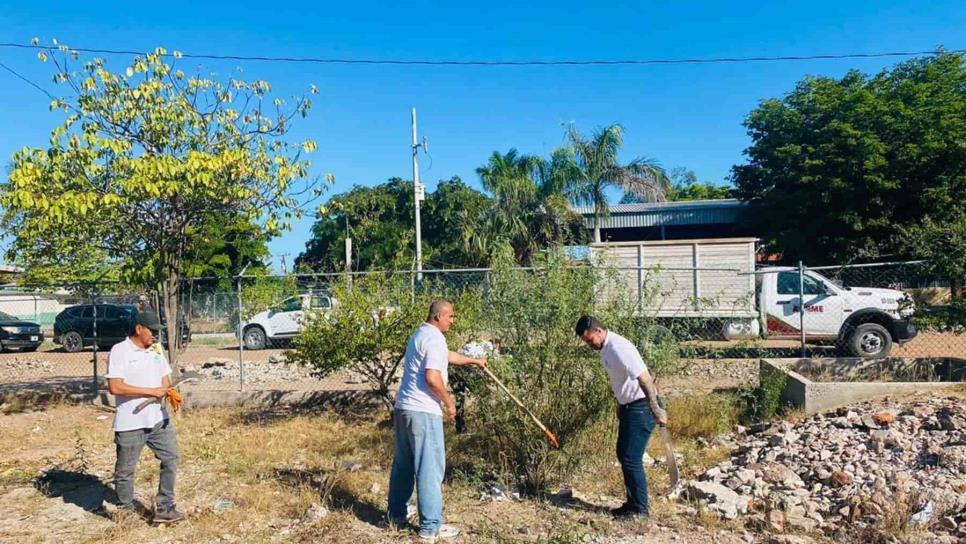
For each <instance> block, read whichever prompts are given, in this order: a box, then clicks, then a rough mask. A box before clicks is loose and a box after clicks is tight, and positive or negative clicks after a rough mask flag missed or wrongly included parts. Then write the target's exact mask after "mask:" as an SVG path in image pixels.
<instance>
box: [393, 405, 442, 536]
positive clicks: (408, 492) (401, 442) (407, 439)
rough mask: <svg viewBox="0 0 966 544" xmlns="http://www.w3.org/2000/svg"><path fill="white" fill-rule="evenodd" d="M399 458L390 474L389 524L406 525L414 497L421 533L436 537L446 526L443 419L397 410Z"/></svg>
mask: <svg viewBox="0 0 966 544" xmlns="http://www.w3.org/2000/svg"><path fill="white" fill-rule="evenodd" d="M393 419H394V422H393V423H394V427H395V433H396V455H395V458H394V459H393V462H392V473H391V474H390V475H389V521H391V522H393V523H396V524H399V525H402V524H404V523H405V522H406V503H408V502H409V498H410V497H411V496H412V494H413V484H415V485H416V495H417V501H418V504H419V532H420V534H421V535H426V536H430V535H435V534H436V533H437V532H439V526H440V525H442V524H443V473H444V471H445V470H446V444H445V442H444V441H443V417H442V416H440V415H438V414H430V413H428V412H412V411H409V410H396V412H395V414H394V416H393Z"/></svg>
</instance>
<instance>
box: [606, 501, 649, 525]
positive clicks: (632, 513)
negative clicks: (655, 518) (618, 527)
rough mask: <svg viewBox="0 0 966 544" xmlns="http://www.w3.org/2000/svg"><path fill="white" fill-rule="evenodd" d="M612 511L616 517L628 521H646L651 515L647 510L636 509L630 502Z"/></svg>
mask: <svg viewBox="0 0 966 544" xmlns="http://www.w3.org/2000/svg"><path fill="white" fill-rule="evenodd" d="M610 513H611V515H612V516H614V517H615V518H617V519H620V520H626V521H632V520H633V521H646V520H647V519H648V518H649V517H650V516H649V515H648V513H647V512H641V511H640V510H636V509H634V508H633V507H632V506H631V505H629V504H624V505H622V506H621V507H620V508H614V509H613V510H611V511H610Z"/></svg>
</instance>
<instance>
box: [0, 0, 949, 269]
mask: <svg viewBox="0 0 966 544" xmlns="http://www.w3.org/2000/svg"><path fill="white" fill-rule="evenodd" d="M11 4H16V5H11ZM458 4H464V3H459V2H453V3H443V2H421V1H410V2H386V3H365V2H338V3H331V4H329V3H326V2H303V1H297V0H291V1H288V2H279V3H266V2H258V3H246V2H239V1H233V2H220V1H217V2H216V1H205V2H198V1H194V2H181V1H176V0H168V1H165V2H98V1H88V2H43V3H40V2H33V3H28V2H16V3H14V2H5V3H4V5H3V6H2V7H0V28H2V29H3V30H2V31H0V34H2V36H0V41H3V42H21V43H26V42H29V40H30V39H31V38H32V37H34V36H38V37H40V38H42V39H45V40H48V39H50V38H57V39H59V40H61V41H62V42H64V43H67V44H68V45H71V46H75V47H91V48H120V49H135V50H146V49H151V48H154V47H156V46H164V47H167V48H168V49H179V50H182V51H185V52H191V53H212V54H238V55H270V56H313V57H347V58H394V59H438V60H444V59H445V60H471V59H490V60H517V59H540V60H559V59H578V60H585V59H617V58H682V57H715V56H750V55H803V54H826V53H829V54H834V53H851V52H880V51H905V50H929V49H932V48H934V47H935V46H937V45H940V44H941V45H944V46H946V47H947V48H950V49H961V48H966V38H964V36H966V3H964V2H962V1H961V0H959V1H947V0H936V1H932V2H913V1H896V2H871V1H852V2H842V1H841V0H839V1H836V2H826V1H812V2H783V1H774V2H748V3H738V2H701V1H693V2H670V1H666V2H665V1H660V2H596V3H595V2H569V1H567V2H564V1H555V2H528V3H526V5H525V6H521V5H511V4H509V3H496V2H486V3H481V4H477V5H476V6H472V5H458ZM465 4H469V3H465ZM515 4H522V3H515ZM126 60H127V59H126V58H124V57H116V58H111V65H115V66H124V64H123V63H124V62H125V61H126ZM0 61H2V62H3V63H5V64H7V65H8V66H10V67H12V68H14V69H15V70H17V71H19V72H20V73H22V74H24V75H25V76H27V77H29V78H30V79H32V80H34V81H36V82H38V83H40V84H41V85H42V86H44V87H45V88H47V89H48V90H51V91H53V90H55V89H54V86H53V85H52V84H51V83H49V82H50V76H51V72H50V67H49V66H47V65H44V64H41V63H40V62H39V61H37V60H36V56H35V54H34V53H33V52H30V51H19V50H11V49H0ZM896 62H898V59H869V60H855V59H851V60H835V61H807V62H783V63H748V64H719V65H675V66H611V67H452V66H451V67H426V66H423V67H420V66H345V65H327V66H321V65H307V64H273V63H259V62H238V61H224V62H222V61H218V62H213V61H206V62H205V63H204V66H203V69H204V70H207V71H214V72H216V73H218V74H221V75H223V76H227V75H228V74H229V73H230V72H231V71H232V70H233V69H234V68H235V67H236V66H241V67H242V68H243V69H244V72H245V75H246V76H247V77H249V78H260V79H266V80H268V81H270V82H271V83H272V85H273V87H274V90H275V91H276V92H277V93H278V94H280V95H285V96H290V95H293V94H299V93H302V92H304V91H305V90H307V89H308V87H309V85H310V84H315V85H317V86H318V87H319V90H320V92H319V95H318V96H316V97H315V100H314V101H315V108H314V110H313V112H312V114H311V115H310V116H309V118H308V119H306V120H303V121H302V122H301V123H299V124H298V125H296V127H295V129H294V131H293V133H292V137H293V138H294V139H302V138H305V137H311V138H314V139H315V140H316V141H317V142H318V144H319V151H318V152H317V153H316V154H315V157H314V159H313V161H314V163H315V173H316V174H325V173H332V174H334V175H335V178H336V183H335V186H334V187H333V188H332V189H331V192H330V194H335V193H338V192H341V191H344V190H347V189H349V188H351V186H352V185H354V184H360V185H372V184H376V183H380V182H382V181H384V180H386V179H387V178H389V177H393V176H400V177H405V178H410V177H411V175H412V173H411V166H410V154H409V138H410V127H409V115H410V113H409V112H410V108H412V107H414V106H415V107H416V108H417V109H418V111H419V124H420V133H421V134H422V135H426V136H427V137H428V138H429V140H430V151H431V158H428V157H424V158H423V159H422V176H423V179H424V180H425V181H426V182H427V184H428V185H429V188H430V189H432V188H433V187H434V186H435V184H436V181H437V180H439V179H446V178H449V177H450V176H452V175H459V176H461V177H462V178H463V179H464V180H466V181H468V182H470V183H472V184H474V185H476V186H479V182H478V180H477V178H476V175H475V174H474V169H475V168H476V167H477V166H479V165H480V164H482V163H483V162H484V161H485V159H486V157H487V156H488V155H489V154H490V153H491V152H492V151H493V150H501V151H505V150H507V149H509V148H510V147H516V148H518V149H520V150H521V151H523V152H528V153H542V154H546V153H548V152H549V151H550V150H551V149H553V148H554V147H556V146H558V145H560V144H561V143H563V129H562V124H565V123H571V122H573V123H576V125H577V126H578V128H580V129H582V130H584V131H586V132H589V131H591V130H592V129H593V128H595V127H597V126H601V125H605V124H610V123H614V122H619V123H621V124H622V125H624V127H625V129H626V144H625V149H624V158H625V159H631V158H634V157H637V156H646V157H651V158H654V159H657V160H658V161H660V163H661V164H662V165H664V166H666V167H669V168H670V167H676V166H685V167H688V168H691V169H693V170H694V171H695V172H696V173H697V175H698V177H699V178H700V179H701V180H707V181H712V182H716V183H724V182H725V180H726V179H727V176H728V173H729V169H730V168H731V166H732V165H733V164H736V163H739V162H741V161H742V150H743V149H744V148H745V147H746V146H747V145H748V138H747V136H746V135H745V131H744V128H743V127H742V126H741V122H742V120H743V118H744V117H745V115H746V114H747V113H748V112H749V111H750V110H751V109H752V108H754V107H755V105H756V104H757V103H758V101H759V100H761V99H762V98H766V97H774V96H780V95H781V94H782V93H784V92H786V91H787V90H789V89H790V88H791V87H792V86H793V85H794V83H795V82H796V81H798V80H799V79H801V78H802V77H803V76H805V75H807V74H823V75H831V76H838V75H841V74H842V73H844V72H845V71H846V70H848V69H849V68H858V69H861V70H864V71H867V72H875V71H878V70H880V69H882V68H883V67H886V66H890V65H892V64H894V63H896ZM193 64H198V63H193ZM0 82H2V84H0V100H2V103H3V104H4V105H5V106H6V107H5V108H4V110H3V114H2V115H0V156H2V157H9V156H10V155H11V153H13V151H14V150H16V149H19V148H20V147H22V146H25V145H27V146H43V145H45V143H46V141H47V138H48V135H49V131H50V129H51V128H53V126H55V125H56V124H57V123H58V122H59V120H60V117H59V116H58V115H57V114H53V113H50V112H49V111H48V108H47V104H48V102H49V100H48V99H47V98H46V97H45V96H43V95H42V94H40V93H39V92H38V91H37V90H36V89H33V88H31V87H30V86H28V85H27V84H25V83H23V82H22V81H20V80H18V79H16V78H14V77H13V76H11V75H10V74H8V73H7V72H5V71H0ZM310 227H311V220H309V219H307V220H305V221H303V222H302V223H300V224H297V225H295V228H294V230H293V231H292V232H290V233H287V234H285V235H284V236H282V237H281V238H279V239H276V240H274V241H273V242H272V243H271V244H270V247H271V249H272V251H273V253H274V254H275V255H279V254H282V253H288V254H289V255H290V256H289V262H291V260H292V259H294V257H295V255H297V254H298V253H299V251H301V250H302V249H303V248H304V244H305V241H306V240H307V239H308V232H309V228H310ZM276 266H278V260H276Z"/></svg>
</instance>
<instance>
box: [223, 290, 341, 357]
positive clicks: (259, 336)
mask: <svg viewBox="0 0 966 544" xmlns="http://www.w3.org/2000/svg"><path fill="white" fill-rule="evenodd" d="M336 303H337V301H336V300H335V299H334V298H332V297H331V296H329V295H328V294H325V293H310V294H303V295H298V296H294V297H289V298H287V299H285V300H283V301H282V302H280V303H279V304H277V305H276V306H274V307H272V308H270V309H268V310H265V311H263V312H259V313H257V314H255V315H254V316H252V318H251V319H249V320H248V321H247V322H245V323H244V324H243V325H242V334H241V338H242V341H243V342H244V343H245V349H251V350H256V349H264V348H265V347H267V346H271V345H277V344H280V343H282V342H284V341H288V340H291V339H292V338H294V337H295V336H296V335H297V334H298V333H299V331H301V330H302V324H303V323H304V322H305V315H306V312H321V313H322V314H328V313H329V312H331V311H332V307H333V306H334V305H335V304H336Z"/></svg>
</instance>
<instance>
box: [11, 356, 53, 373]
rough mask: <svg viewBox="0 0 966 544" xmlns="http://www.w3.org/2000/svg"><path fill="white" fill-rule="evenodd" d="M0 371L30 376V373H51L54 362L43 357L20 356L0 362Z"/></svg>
mask: <svg viewBox="0 0 966 544" xmlns="http://www.w3.org/2000/svg"><path fill="white" fill-rule="evenodd" d="M0 371H9V372H11V373H13V372H16V373H20V374H22V375H24V376H30V375H31V374H51V373H53V371H54V364H53V363H51V362H50V361H45V360H43V359H35V358H32V357H23V356H21V357H15V358H13V359H6V360H4V361H3V362H0Z"/></svg>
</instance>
